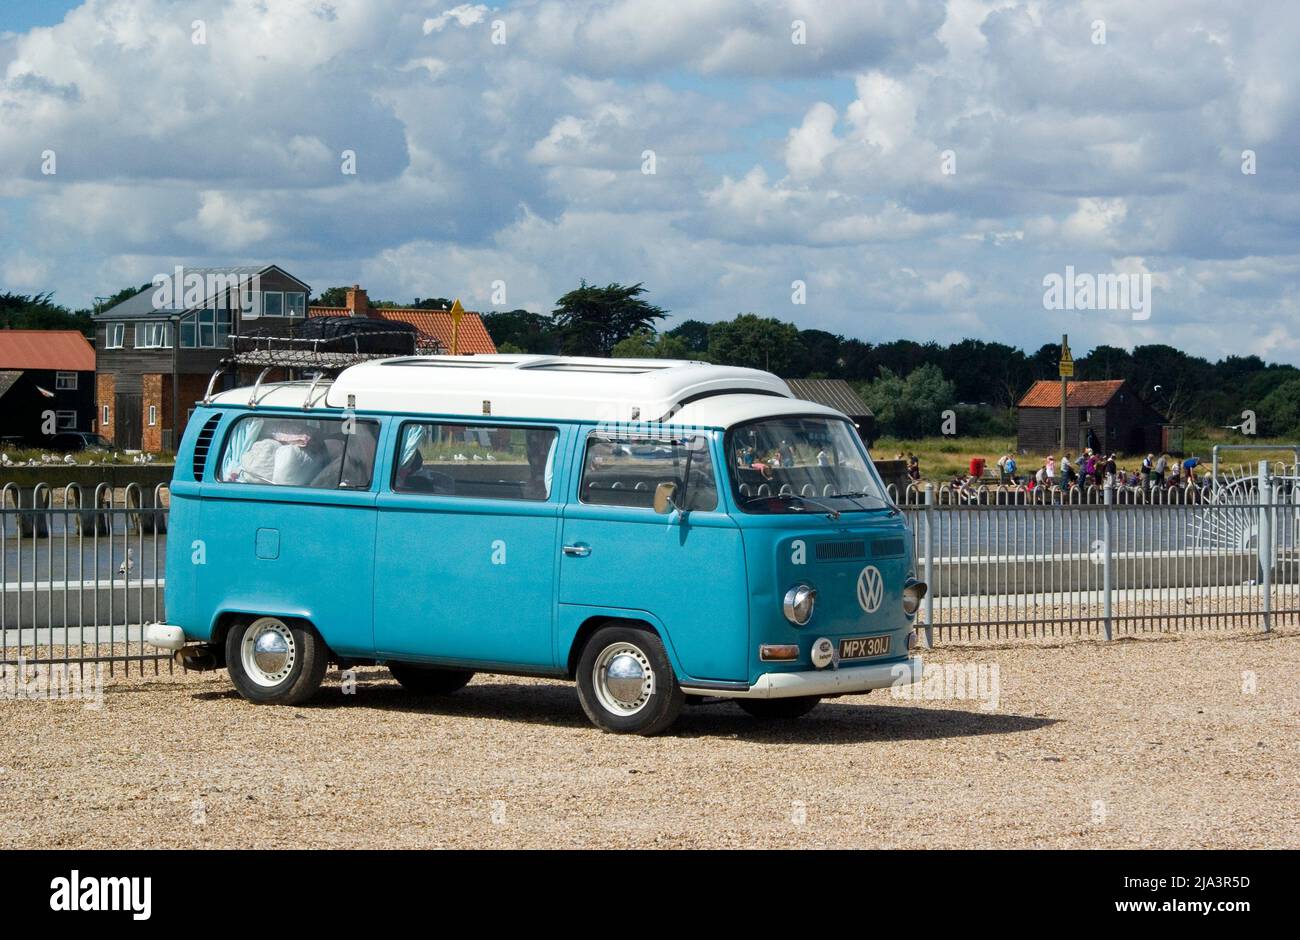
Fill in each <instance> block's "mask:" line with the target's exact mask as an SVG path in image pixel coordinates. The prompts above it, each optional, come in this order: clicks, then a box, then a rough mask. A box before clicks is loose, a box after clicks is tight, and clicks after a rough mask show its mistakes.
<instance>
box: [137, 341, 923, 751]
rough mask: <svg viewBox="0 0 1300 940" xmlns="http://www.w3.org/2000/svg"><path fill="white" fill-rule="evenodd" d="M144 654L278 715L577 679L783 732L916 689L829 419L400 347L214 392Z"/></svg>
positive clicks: (602, 366)
mask: <svg viewBox="0 0 1300 940" xmlns="http://www.w3.org/2000/svg"><path fill="white" fill-rule="evenodd" d="M169 543H170V545H169V549H170V550H169V551H168V552H167V570H166V576H167V581H166V610H167V617H168V621H169V622H168V623H156V624H151V625H149V627H148V628H147V634H146V635H147V637H148V639H149V641H150V642H151V643H153V644H154V645H155V646H158V647H162V648H165V649H170V650H174V651H175V655H176V657H177V659H178V661H180V662H182V663H184V664H185V665H186V666H188V667H190V668H220V667H224V668H225V669H227V670H228V672H229V674H230V678H231V681H232V682H233V683H234V685H235V687H236V688H237V689H238V690H239V692H240V694H241V695H242V696H243V697H244V698H246V699H248V700H249V701H252V702H261V703H282V704H296V703H300V702H303V701H306V700H307V699H308V698H310V697H311V696H312V695H313V694H314V693H315V692H316V691H317V689H318V688H319V686H320V684H321V681H322V679H323V677H324V675H325V671H326V668H327V666H328V664H329V663H331V662H332V663H337V664H339V665H340V666H343V667H347V666H351V665H354V664H386V665H387V667H388V668H389V670H390V671H391V672H392V675H393V677H394V678H395V679H396V680H397V681H398V682H399V683H401V684H402V685H403V686H404V687H406V688H407V689H409V690H410V691H411V692H412V693H416V694H422V695H445V694H449V693H452V692H455V691H456V690H457V689H460V688H461V687H463V686H464V685H465V684H466V683H467V682H469V681H470V679H471V677H472V676H473V675H474V673H476V672H497V673H508V674H517V675H531V676H550V677H556V678H566V679H572V680H574V681H575V682H576V684H577V689H578V697H579V700H580V702H581V704H582V707H583V709H584V710H585V712H586V713H587V715H588V716H589V717H590V719H591V721H592V722H593V723H594V724H595V725H597V726H598V727H600V728H602V729H605V730H607V731H614V732H633V733H639V734H654V733H657V732H661V731H663V730H664V729H666V728H668V727H669V726H670V725H671V724H672V722H673V721H674V719H675V718H676V717H677V714H678V712H679V711H680V710H681V708H682V705H683V703H684V702H685V701H686V700H687V699H688V698H689V697H696V700H697V701H699V700H701V699H703V698H718V697H722V698H731V699H735V700H736V702H737V704H739V706H740V707H741V708H743V709H745V710H746V711H747V712H749V713H750V714H752V715H754V716H756V717H759V718H793V717H797V716H799V715H803V714H805V713H807V712H808V711H809V710H811V709H812V708H814V707H815V706H816V705H817V703H818V702H819V701H820V700H821V699H823V698H826V697H833V696H841V695H854V694H860V693H865V692H868V691H870V690H872V689H876V688H883V687H886V686H890V685H896V684H902V683H909V682H914V681H916V680H917V679H919V677H920V661H919V659H918V658H916V657H914V656H913V648H914V646H915V644H916V635H915V631H914V629H913V627H914V624H913V618H914V616H915V615H916V612H917V608H918V606H919V605H920V602H921V599H922V597H923V596H924V594H925V590H926V588H925V585H924V584H922V583H920V582H918V581H917V579H916V577H915V572H914V570H913V560H912V541H911V538H910V536H909V533H908V531H907V528H906V525H905V521H904V518H903V516H902V514H901V513H900V512H899V510H898V509H897V507H896V506H894V505H893V503H892V501H891V500H890V498H889V496H888V495H887V493H886V491H885V488H884V486H883V484H882V482H881V479H880V477H879V475H878V474H877V473H876V470H875V468H874V467H873V466H872V463H871V460H870V458H869V457H868V455H867V451H866V449H865V448H864V446H863V444H862V441H861V440H860V439H859V437H858V435H857V432H856V431H855V429H854V427H853V425H852V424H851V423H850V422H849V421H848V419H847V418H846V417H845V416H844V415H842V414H840V413H839V412H837V411H834V410H832V409H830V408H826V407H824V406H822V405H818V404H814V403H812V402H807V401H800V400H798V399H796V398H794V397H793V395H792V394H791V392H790V389H789V388H788V387H787V386H786V384H785V383H784V382H782V381H781V380H780V379H779V378H777V377H776V376H773V375H770V374H768V373H766V372H760V371H756V370H752V369H738V368H724V367H719V366H713V365H708V364H705V363H698V362H676V361H664V360H634V359H585V358H567V357H554V356H510V355H494V356H406V357H398V358H388V359H377V360H372V361H368V362H363V363H360V364H358V365H354V366H351V367H349V368H346V369H344V370H342V371H341V372H340V373H339V375H338V377H337V378H336V379H334V380H333V381H327V380H325V379H322V378H319V377H318V378H316V379H314V380H311V381H303V382H282V383H272V384H263V383H262V382H260V381H259V383H258V384H257V385H255V386H253V387H251V388H241V389H235V390H233V391H226V392H222V393H220V394H217V395H215V396H214V395H211V394H210V395H209V396H208V398H206V399H205V400H204V401H203V402H202V404H201V406H200V407H199V408H197V409H196V411H195V413H194V417H193V419H192V420H191V421H190V422H189V424H188V425H187V428H186V431H185V436H184V439H183V441H182V442H181V446H180V450H179V453H178V455H177V459H176V471H175V478H174V480H173V482H172V490H171V517H170V531H169Z"/></svg>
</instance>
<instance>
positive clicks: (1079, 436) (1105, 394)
mask: <svg viewBox="0 0 1300 940" xmlns="http://www.w3.org/2000/svg"><path fill="white" fill-rule="evenodd" d="M1067 389H1068V391H1067V392H1066V398H1065V447H1066V450H1067V451H1070V452H1072V453H1076V454H1077V453H1079V452H1080V451H1082V450H1083V449H1084V448H1085V447H1091V448H1092V449H1093V450H1094V451H1095V452H1098V453H1101V452H1105V453H1112V452H1115V453H1120V452H1122V453H1129V454H1137V453H1146V452H1148V451H1157V450H1160V449H1161V429H1162V428H1163V427H1164V425H1165V423H1166V418H1165V416H1164V415H1162V414H1161V413H1160V412H1158V411H1156V410H1155V409H1154V408H1153V407H1151V406H1150V405H1148V404H1147V403H1146V402H1144V401H1143V400H1142V399H1141V398H1140V397H1138V394H1137V392H1136V391H1135V390H1134V389H1133V386H1132V385H1130V384H1129V382H1128V381H1126V380H1124V379H1111V380H1106V381H1096V382H1070V383H1068V385H1067ZM1017 410H1018V414H1017V419H1018V421H1017V433H1016V446H1017V447H1018V448H1019V450H1020V452H1021V453H1022V454H1035V455H1037V454H1050V453H1055V452H1056V450H1057V449H1058V447H1059V440H1060V434H1061V383H1060V382H1059V381H1057V380H1055V379H1052V380H1044V381H1040V382H1035V383H1034V384H1033V385H1032V386H1031V387H1030V389H1029V391H1027V392H1026V393H1025V395H1024V397H1023V398H1021V399H1020V402H1019V404H1018V406H1017Z"/></svg>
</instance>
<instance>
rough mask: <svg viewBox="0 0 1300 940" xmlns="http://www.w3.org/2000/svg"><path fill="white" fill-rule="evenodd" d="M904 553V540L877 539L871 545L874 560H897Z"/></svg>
mask: <svg viewBox="0 0 1300 940" xmlns="http://www.w3.org/2000/svg"><path fill="white" fill-rule="evenodd" d="M903 553H904V548H903V540H902V539H876V540H875V541H874V542H872V543H871V557H872V558H897V557H899V556H900V555H902V554H903Z"/></svg>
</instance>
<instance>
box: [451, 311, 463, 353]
mask: <svg viewBox="0 0 1300 940" xmlns="http://www.w3.org/2000/svg"><path fill="white" fill-rule="evenodd" d="M464 315H465V308H464V307H462V306H461V305H460V298H459V297H457V298H456V299H455V300H454V301H452V304H451V354H452V355H453V356H455V355H459V352H458V350H457V347H458V346H459V345H460V318H461V317H463V316H464Z"/></svg>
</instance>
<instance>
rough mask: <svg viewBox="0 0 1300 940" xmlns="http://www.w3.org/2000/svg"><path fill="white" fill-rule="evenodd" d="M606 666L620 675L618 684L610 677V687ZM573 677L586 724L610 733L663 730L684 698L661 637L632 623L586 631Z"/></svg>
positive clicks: (652, 733) (615, 678) (653, 732)
mask: <svg viewBox="0 0 1300 940" xmlns="http://www.w3.org/2000/svg"><path fill="white" fill-rule="evenodd" d="M611 666H614V667H615V670H616V672H620V671H621V672H623V673H624V675H623V676H622V677H621V679H622V681H621V682H619V678H620V677H619V676H617V675H615V676H614V677H613V682H614V684H613V685H612V686H611V678H610V675H609V671H610V667H611ZM638 678H639V679H640V686H639V687H638V686H636V685H635V682H636V680H637V679H638ZM577 681H578V701H579V702H581V703H582V710H583V711H584V712H586V713H587V717H588V718H590V719H591V723H592V724H594V725H595V726H596V727H597V728H600V729H601V730H602V731H608V732H611V733H614V734H640V735H646V736H649V735H654V734H660V733H662V732H664V731H667V730H668V728H669V727H671V725H672V723H673V722H674V721H676V720H677V715H678V713H679V712H681V710H682V705H683V704H684V702H685V699H686V694H685V693H684V692H682V689H681V686H679V685H678V684H677V675H676V674H675V673H674V672H673V666H672V663H670V662H669V661H668V654H667V653H666V652H664V645H663V643H662V641H660V639H659V637H657V636H656V635H655V634H654V633H653V632H651V631H650V630H646V629H638V628H636V627H624V626H610V627H602V628H601V629H599V630H597V631H596V632H595V633H594V634H592V636H591V639H590V640H588V641H587V645H586V646H585V647H583V650H582V656H581V657H580V658H579V659H578V669H577ZM615 690H617V692H616V691H615Z"/></svg>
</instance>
